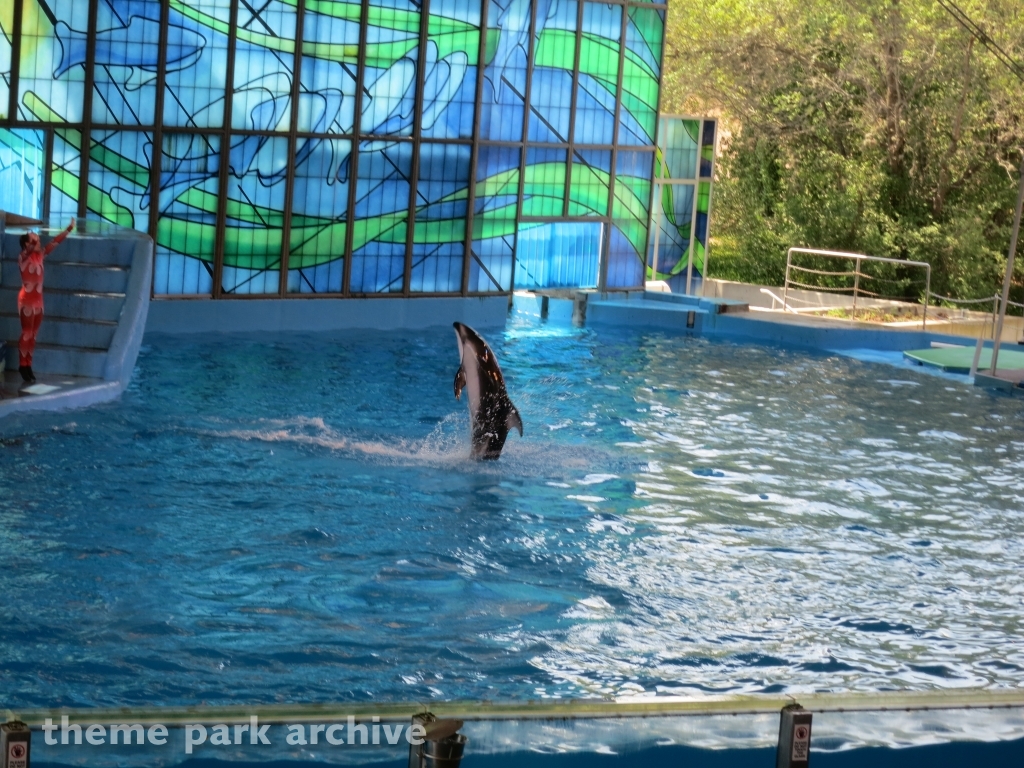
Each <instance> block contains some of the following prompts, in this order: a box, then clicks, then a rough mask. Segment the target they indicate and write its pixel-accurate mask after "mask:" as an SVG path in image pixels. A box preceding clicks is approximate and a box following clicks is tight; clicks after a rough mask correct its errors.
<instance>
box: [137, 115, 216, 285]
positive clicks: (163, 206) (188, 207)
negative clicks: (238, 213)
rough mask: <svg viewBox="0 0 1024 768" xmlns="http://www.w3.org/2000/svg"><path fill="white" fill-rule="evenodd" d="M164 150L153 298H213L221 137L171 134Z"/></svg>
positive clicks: (165, 137)
mask: <svg viewBox="0 0 1024 768" xmlns="http://www.w3.org/2000/svg"><path fill="white" fill-rule="evenodd" d="M162 148H163V153H162V157H161V160H160V171H161V173H160V193H159V201H160V202H159V205H160V215H159V219H158V222H157V238H156V259H155V261H154V265H153V293H155V294H158V295H159V294H176V295H191V296H195V295H199V296H202V295H209V294H210V293H211V292H212V291H213V257H214V250H215V241H216V232H217V192H218V189H219V181H218V169H219V168H220V137H219V136H204V135H200V134H168V133H165V134H164V136H163V140H162Z"/></svg>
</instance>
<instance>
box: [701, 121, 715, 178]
mask: <svg viewBox="0 0 1024 768" xmlns="http://www.w3.org/2000/svg"><path fill="white" fill-rule="evenodd" d="M714 161H715V121H714V120H705V121H704V131H703V134H702V136H701V142H700V177H701V178H702V179H709V178H711V175H712V166H713V165H714Z"/></svg>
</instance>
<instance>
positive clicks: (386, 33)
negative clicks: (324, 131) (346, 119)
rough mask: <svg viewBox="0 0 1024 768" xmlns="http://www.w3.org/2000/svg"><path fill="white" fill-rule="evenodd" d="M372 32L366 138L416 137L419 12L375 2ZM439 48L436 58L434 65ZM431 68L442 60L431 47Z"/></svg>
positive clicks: (412, 7) (410, 7) (368, 41)
mask: <svg viewBox="0 0 1024 768" xmlns="http://www.w3.org/2000/svg"><path fill="white" fill-rule="evenodd" d="M371 5H372V7H371V9H370V18H369V26H368V27H367V32H366V47H367V50H366V81H365V90H364V92H363V113H362V115H361V116H360V120H359V126H360V127H359V130H360V131H361V132H362V133H365V134H374V135H388V136H411V135H412V132H413V130H412V126H413V119H414V115H413V112H414V111H415V104H416V66H417V61H418V59H419V27H420V12H419V8H418V7H417V6H415V5H413V4H412V3H407V2H400V1H397V0H396V2H393V3H384V2H381V1H380V0H374V2H373V3H372V4H371ZM429 48H433V55H434V58H433V60H432V61H431V60H430V55H431V51H430V50H429ZM427 58H428V62H430V63H428V67H432V66H433V64H434V63H436V60H437V48H436V46H428V50H427Z"/></svg>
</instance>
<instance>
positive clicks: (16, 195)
mask: <svg viewBox="0 0 1024 768" xmlns="http://www.w3.org/2000/svg"><path fill="white" fill-rule="evenodd" d="M44 142H45V137H44V134H43V132H42V131H41V130H36V129H31V128H13V129H8V128H0V211H8V212H10V213H17V214H19V215H21V216H28V217H29V218H32V219H41V218H42V217H43V183H44V180H45V171H46V147H45V145H44Z"/></svg>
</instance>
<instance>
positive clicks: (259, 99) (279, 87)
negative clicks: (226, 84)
mask: <svg viewBox="0 0 1024 768" xmlns="http://www.w3.org/2000/svg"><path fill="white" fill-rule="evenodd" d="M294 50H295V8H294V7H291V6H288V5H285V4H284V3H281V2H278V0H270V2H261V3H256V4H253V5H250V4H248V3H242V4H241V5H239V8H238V41H237V43H236V44H235V82H234V95H233V97H232V98H233V100H232V106H231V110H232V111H231V127H232V128H240V129H246V130H251V131H287V130H288V129H289V127H290V125H291V95H290V94H291V91H292V74H293V71H294V66H295V53H294Z"/></svg>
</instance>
